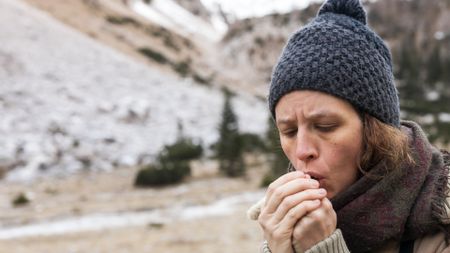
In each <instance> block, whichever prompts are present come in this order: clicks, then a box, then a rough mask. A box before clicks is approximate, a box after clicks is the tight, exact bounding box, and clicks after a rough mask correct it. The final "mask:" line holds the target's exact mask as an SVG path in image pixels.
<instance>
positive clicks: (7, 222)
mask: <svg viewBox="0 0 450 253" xmlns="http://www.w3.org/2000/svg"><path fill="white" fill-rule="evenodd" d="M135 173H136V170H135V169H119V170H116V171H113V172H102V173H99V172H98V173H81V174H77V175H73V176H70V177H66V178H53V179H48V178H47V179H45V180H38V181H36V182H33V183H8V182H2V183H1V184H0V196H1V201H0V205H1V206H0V221H1V223H0V224H2V226H3V227H8V226H17V225H19V224H24V225H26V224H35V223H38V222H46V221H51V220H54V219H61V218H67V217H77V216H83V215H89V214H96V213H114V212H129V211H142V210H154V209H158V208H167V207H170V206H171V205H173V204H174V203H177V204H180V203H185V204H187V205H204V204H208V203H211V202H214V201H216V200H218V199H222V198H224V197H227V196H233V195H237V194H239V193H242V192H254V191H261V189H259V187H258V184H259V182H260V181H259V180H260V178H261V177H260V175H262V174H263V173H261V169H252V170H251V171H249V174H248V176H247V177H246V178H243V179H229V178H224V177H220V176H214V177H211V176H209V177H205V178H194V179H193V178H191V179H188V180H187V182H185V183H183V184H179V185H175V186H171V187H164V188H147V189H142V188H141V189H140V188H135V187H133V180H134V176H135ZM21 192H26V193H27V195H28V196H30V198H31V201H30V203H29V204H27V205H24V206H19V207H15V206H14V205H13V204H12V199H13V198H14V197H16V196H17V195H18V194H19V193H21ZM250 205H251V203H245V204H240V205H239V206H238V207H237V208H236V209H234V211H233V212H232V213H231V214H229V215H222V216H221V215H219V216H210V217H205V218H197V219H186V220H180V221H176V222H168V223H164V222H162V223H161V224H142V225H138V226H131V227H120V228H109V229H105V230H100V231H82V232H76V233H63V234H57V235H47V236H29V237H19V238H15V239H3V240H0V252H33V253H35V252H46V253H50V252H161V253H164V252H167V253H169V252H258V249H259V245H260V242H261V240H262V235H261V231H260V229H259V227H258V225H257V223H256V222H254V221H250V220H248V218H247V217H246V210H247V208H248V207H249V206H250Z"/></svg>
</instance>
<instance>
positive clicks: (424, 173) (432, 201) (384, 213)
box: [332, 121, 450, 252]
mask: <svg viewBox="0 0 450 253" xmlns="http://www.w3.org/2000/svg"><path fill="white" fill-rule="evenodd" d="M402 131H406V132H407V133H408V135H409V137H410V145H411V148H412V156H413V159H414V160H415V164H414V165H405V166H402V168H398V169H395V170H391V171H390V172H387V174H386V171H387V170H386V168H383V167H382V166H378V167H377V166H375V167H373V168H372V169H371V170H370V173H371V175H372V176H367V175H365V176H362V177H361V178H360V179H359V180H358V181H357V182H355V183H354V184H353V185H352V186H350V187H349V188H348V189H347V190H345V191H344V192H341V193H340V194H338V195H337V196H336V197H335V198H333V200H332V203H333V208H334V209H335V211H336V213H337V221H338V224H337V226H338V228H340V229H341V230H342V232H343V235H344V239H345V241H346V243H347V245H348V247H349V249H350V251H351V252H369V251H373V250H376V249H377V248H379V247H381V246H384V245H385V244H386V243H388V242H389V241H392V240H395V241H397V242H400V241H406V240H414V239H416V238H419V237H422V236H424V235H425V234H432V233H435V232H438V231H444V232H446V235H449V234H450V233H449V232H450V226H449V225H446V224H448V223H449V221H448V216H447V212H446V205H447V204H446V197H447V194H448V184H447V181H448V173H449V166H448V160H446V161H445V162H446V163H447V165H445V163H444V156H443V154H444V153H441V152H440V151H439V150H437V149H436V148H434V147H433V146H431V145H430V144H429V142H428V140H427V138H426V136H425V134H424V133H423V131H422V130H421V128H420V127H419V126H418V125H417V124H416V123H414V122H407V121H404V122H402ZM393 152H395V151H393ZM447 154H448V153H447ZM445 159H448V156H446V157H445ZM373 175H377V177H376V178H377V179H375V177H373Z"/></svg>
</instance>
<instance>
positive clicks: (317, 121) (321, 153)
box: [275, 91, 362, 198]
mask: <svg viewBox="0 0 450 253" xmlns="http://www.w3.org/2000/svg"><path fill="white" fill-rule="evenodd" d="M275 113H276V124H277V127H278V130H279V133H280V141H281V146H282V148H283V151H284V153H285V154H286V156H287V157H288V158H289V160H290V162H291V163H292V165H293V166H294V167H295V168H296V170H300V171H303V172H305V173H307V174H309V175H310V176H311V177H312V178H315V179H317V180H318V181H319V183H320V187H322V188H325V189H326V190H327V197H328V198H332V197H334V196H336V194H338V193H339V192H341V191H343V190H344V189H346V188H347V187H349V186H350V185H351V184H352V183H353V182H355V181H356V180H357V178H358V168H357V166H358V165H357V164H358V159H359V157H360V154H361V152H362V122H361V119H360V117H359V115H358V113H357V112H356V110H355V109H353V107H352V106H351V105H350V104H349V103H348V102H346V101H345V100H342V99H339V98H337V97H334V96H331V95H327V94H325V93H322V92H317V91H294V92H291V93H288V94H287V95H285V96H283V97H282V98H281V99H280V101H279V102H278V104H277V106H276V108H275Z"/></svg>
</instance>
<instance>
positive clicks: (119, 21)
mask: <svg viewBox="0 0 450 253" xmlns="http://www.w3.org/2000/svg"><path fill="white" fill-rule="evenodd" d="M106 21H108V22H109V23H111V24H115V25H128V24H131V25H139V23H138V22H137V21H136V20H134V19H133V18H130V17H121V16H107V17H106Z"/></svg>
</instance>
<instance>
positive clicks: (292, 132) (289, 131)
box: [280, 128, 297, 137]
mask: <svg viewBox="0 0 450 253" xmlns="http://www.w3.org/2000/svg"><path fill="white" fill-rule="evenodd" d="M280 133H281V135H283V136H286V137H294V136H295V135H296V134H297V129H296V128H293V129H286V130H283V131H280Z"/></svg>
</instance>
